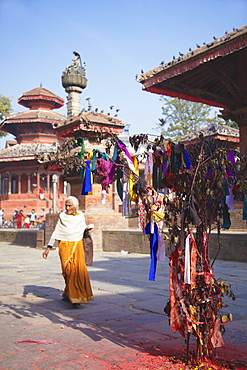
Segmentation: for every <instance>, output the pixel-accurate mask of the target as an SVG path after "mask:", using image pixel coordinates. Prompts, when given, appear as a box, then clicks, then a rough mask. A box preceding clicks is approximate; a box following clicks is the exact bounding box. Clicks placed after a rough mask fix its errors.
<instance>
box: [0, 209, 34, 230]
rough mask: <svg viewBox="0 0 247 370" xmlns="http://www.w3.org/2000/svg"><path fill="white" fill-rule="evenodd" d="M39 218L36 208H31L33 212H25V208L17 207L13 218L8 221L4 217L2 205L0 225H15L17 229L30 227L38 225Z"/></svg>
mask: <svg viewBox="0 0 247 370" xmlns="http://www.w3.org/2000/svg"><path fill="white" fill-rule="evenodd" d="M37 219H38V217H37V214H36V212H35V209H32V210H31V213H26V214H24V213H23V210H22V209H20V210H19V211H18V209H15V212H14V215H13V219H12V220H11V221H6V220H5V219H4V210H3V209H2V208H1V207H0V227H14V228H17V229H22V228H25V229H30V228H34V227H35V226H36V220H37Z"/></svg>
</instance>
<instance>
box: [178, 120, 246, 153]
mask: <svg viewBox="0 0 247 370" xmlns="http://www.w3.org/2000/svg"><path fill="white" fill-rule="evenodd" d="M201 136H203V137H204V138H214V139H215V140H220V141H228V142H229V143H230V145H231V146H234V147H238V146H239V142H240V139H239V130H238V129H236V128H233V127H229V126H227V125H220V124H217V123H214V124H212V125H210V126H207V127H204V128H202V129H200V130H196V131H193V132H190V133H189V134H187V135H184V136H182V137H181V138H180V143H182V144H185V145H186V144H193V143H195V142H197V141H199V140H200V137H201Z"/></svg>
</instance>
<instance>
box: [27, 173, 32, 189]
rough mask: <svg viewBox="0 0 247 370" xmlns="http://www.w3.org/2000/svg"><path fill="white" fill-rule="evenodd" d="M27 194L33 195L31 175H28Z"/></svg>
mask: <svg viewBox="0 0 247 370" xmlns="http://www.w3.org/2000/svg"><path fill="white" fill-rule="evenodd" d="M27 192H28V193H31V178H30V174H28V175H27Z"/></svg>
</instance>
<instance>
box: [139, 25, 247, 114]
mask: <svg viewBox="0 0 247 370" xmlns="http://www.w3.org/2000/svg"><path fill="white" fill-rule="evenodd" d="M246 61H247V26H244V27H242V28H239V29H237V30H234V31H233V32H231V33H227V34H225V35H224V36H223V37H221V38H218V39H216V38H214V40H213V41H212V42H209V43H207V44H205V45H204V46H202V47H199V45H198V48H197V49H196V50H193V51H190V52H189V53H187V54H184V55H183V54H182V53H180V55H179V57H178V58H175V59H174V60H172V61H170V62H169V63H163V62H162V63H161V65H160V66H158V67H157V68H155V69H153V70H150V71H148V72H146V73H143V74H142V75H141V77H140V79H139V82H140V83H142V88H143V90H144V91H149V92H152V93H156V94H162V95H167V96H171V97H178V98H180V99H185V100H189V101H194V102H201V103H204V104H208V105H211V106H216V107H221V108H225V107H228V108H230V109H239V108H241V107H242V106H246V105H247V95H246V92H247V87H246Z"/></svg>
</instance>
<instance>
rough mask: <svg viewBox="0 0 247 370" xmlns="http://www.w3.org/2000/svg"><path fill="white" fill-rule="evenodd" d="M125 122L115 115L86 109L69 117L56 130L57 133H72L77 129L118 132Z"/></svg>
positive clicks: (120, 131) (121, 129)
mask: <svg viewBox="0 0 247 370" xmlns="http://www.w3.org/2000/svg"><path fill="white" fill-rule="evenodd" d="M124 127H125V124H124V123H123V122H122V121H121V120H120V119H118V118H116V117H111V116H108V115H106V114H103V113H98V112H93V111H87V112H83V113H80V114H78V115H77V116H74V117H71V118H69V119H68V120H67V121H66V123H65V124H64V125H60V126H59V127H58V128H57V130H58V132H59V133H61V134H63V131H64V133H65V134H66V135H67V134H68V133H70V132H71V133H72V132H74V131H77V130H83V131H88V132H90V131H91V132H92V131H102V132H112V133H117V134H120V133H122V131H123V129H124Z"/></svg>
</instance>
